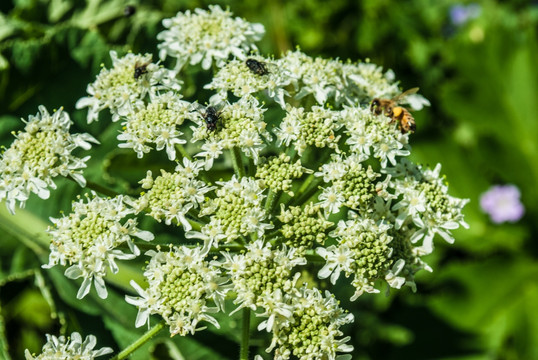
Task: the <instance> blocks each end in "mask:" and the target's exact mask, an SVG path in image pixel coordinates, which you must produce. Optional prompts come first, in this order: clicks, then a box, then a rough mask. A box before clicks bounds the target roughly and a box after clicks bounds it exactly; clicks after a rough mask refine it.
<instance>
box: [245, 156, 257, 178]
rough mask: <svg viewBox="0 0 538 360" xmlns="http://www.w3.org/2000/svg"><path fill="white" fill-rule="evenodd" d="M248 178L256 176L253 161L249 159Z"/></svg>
mask: <svg viewBox="0 0 538 360" xmlns="http://www.w3.org/2000/svg"><path fill="white" fill-rule="evenodd" d="M247 168H248V176H252V177H254V176H255V175H256V165H255V164H254V159H253V158H251V157H249V158H248V165H247Z"/></svg>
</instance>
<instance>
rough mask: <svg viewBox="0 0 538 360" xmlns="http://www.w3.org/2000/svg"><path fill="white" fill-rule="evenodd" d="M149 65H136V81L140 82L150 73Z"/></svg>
mask: <svg viewBox="0 0 538 360" xmlns="http://www.w3.org/2000/svg"><path fill="white" fill-rule="evenodd" d="M148 65H149V63H146V64H138V63H136V65H135V69H134V78H135V80H138V78H139V77H141V76H142V75H144V74H146V73H147V72H148Z"/></svg>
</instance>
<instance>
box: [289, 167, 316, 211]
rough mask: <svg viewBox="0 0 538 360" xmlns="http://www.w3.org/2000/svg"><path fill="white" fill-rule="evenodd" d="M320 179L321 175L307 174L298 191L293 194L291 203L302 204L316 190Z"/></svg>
mask: <svg viewBox="0 0 538 360" xmlns="http://www.w3.org/2000/svg"><path fill="white" fill-rule="evenodd" d="M321 180H322V178H321V177H317V176H314V174H311V175H309V176H308V178H307V179H306V180H305V182H304V183H303V185H302V186H301V188H300V189H299V191H297V193H296V194H295V196H294V197H293V198H292V199H291V200H292V201H291V203H292V204H294V205H297V204H302V203H304V202H305V201H306V200H308V199H310V198H311V197H312V195H314V194H315V193H316V191H318V185H319V183H320V182H321Z"/></svg>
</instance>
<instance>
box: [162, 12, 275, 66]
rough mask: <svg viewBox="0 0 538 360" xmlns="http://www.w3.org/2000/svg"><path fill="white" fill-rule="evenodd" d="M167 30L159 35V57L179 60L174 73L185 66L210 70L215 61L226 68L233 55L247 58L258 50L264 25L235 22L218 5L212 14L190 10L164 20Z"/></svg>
mask: <svg viewBox="0 0 538 360" xmlns="http://www.w3.org/2000/svg"><path fill="white" fill-rule="evenodd" d="M163 25H164V27H165V28H167V30H165V31H163V32H161V33H160V34H158V35H157V39H159V40H162V43H161V44H159V49H160V57H161V59H165V58H166V57H167V56H170V57H174V58H176V67H175V71H179V70H181V68H182V67H183V66H184V65H185V64H187V63H188V64H190V65H196V64H199V63H202V68H204V69H206V70H207V69H209V68H210V67H211V64H212V63H213V61H215V64H216V65H217V66H219V67H220V66H222V65H224V63H225V61H226V60H227V59H228V57H229V56H230V55H233V56H235V57H237V58H240V59H241V58H244V57H245V54H246V53H248V52H249V51H250V50H256V45H255V44H254V43H255V42H256V41H258V40H260V39H261V37H262V36H263V34H264V33H265V29H264V27H263V25H261V24H251V23H249V22H247V21H245V20H243V19H241V18H235V19H234V18H232V13H231V12H230V11H228V10H223V9H222V8H221V7H220V6H218V5H210V6H209V11H207V10H202V9H196V10H195V11H194V13H192V12H190V11H189V10H187V11H186V12H184V13H178V14H177V15H176V16H175V17H173V18H171V19H165V20H163Z"/></svg>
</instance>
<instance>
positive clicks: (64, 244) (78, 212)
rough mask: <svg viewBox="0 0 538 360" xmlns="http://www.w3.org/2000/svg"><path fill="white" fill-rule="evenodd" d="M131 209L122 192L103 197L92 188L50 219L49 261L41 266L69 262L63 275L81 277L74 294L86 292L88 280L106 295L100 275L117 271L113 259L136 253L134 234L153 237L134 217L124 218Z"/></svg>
mask: <svg viewBox="0 0 538 360" xmlns="http://www.w3.org/2000/svg"><path fill="white" fill-rule="evenodd" d="M134 212H135V211H134V209H132V208H131V207H128V206H127V205H126V203H125V199H124V197H123V196H122V195H119V196H117V197H115V198H113V199H103V198H101V197H98V196H97V195H96V194H95V192H92V196H91V197H90V196H88V195H87V202H84V201H83V199H80V200H79V201H76V202H73V204H72V211H71V213H69V215H67V216H63V217H61V218H59V219H54V218H51V219H50V220H51V221H52V222H53V224H54V228H49V230H48V232H49V234H50V235H51V237H52V241H51V244H50V255H49V263H48V264H46V265H43V267H44V268H51V267H53V266H55V265H58V264H61V265H63V266H65V265H71V266H69V267H68V268H67V269H66V270H65V276H67V277H68V278H70V279H78V278H83V281H82V285H81V286H80V289H79V291H78V293H77V298H79V299H81V298H83V297H84V296H86V295H87V294H88V293H89V292H90V287H91V284H92V283H93V284H94V287H95V290H96V291H97V295H99V297H101V298H103V299H104V298H106V297H107V294H108V292H107V289H106V285H105V281H104V277H105V276H106V274H107V272H108V269H110V271H111V272H112V273H117V272H118V270H119V269H118V265H117V264H116V259H118V260H129V259H134V258H135V257H136V256H138V255H139V254H140V251H139V250H138V247H137V246H136V245H135V244H134V242H133V238H134V237H136V238H138V239H142V240H144V241H150V240H153V238H154V236H153V234H152V233H150V232H149V231H144V230H140V229H138V228H137V221H136V219H133V218H128V219H125V218H126V217H127V216H128V215H132V214H134ZM123 244H126V245H128V247H129V250H130V251H131V253H124V252H123V250H121V249H119V247H120V246H121V245H123Z"/></svg>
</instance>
